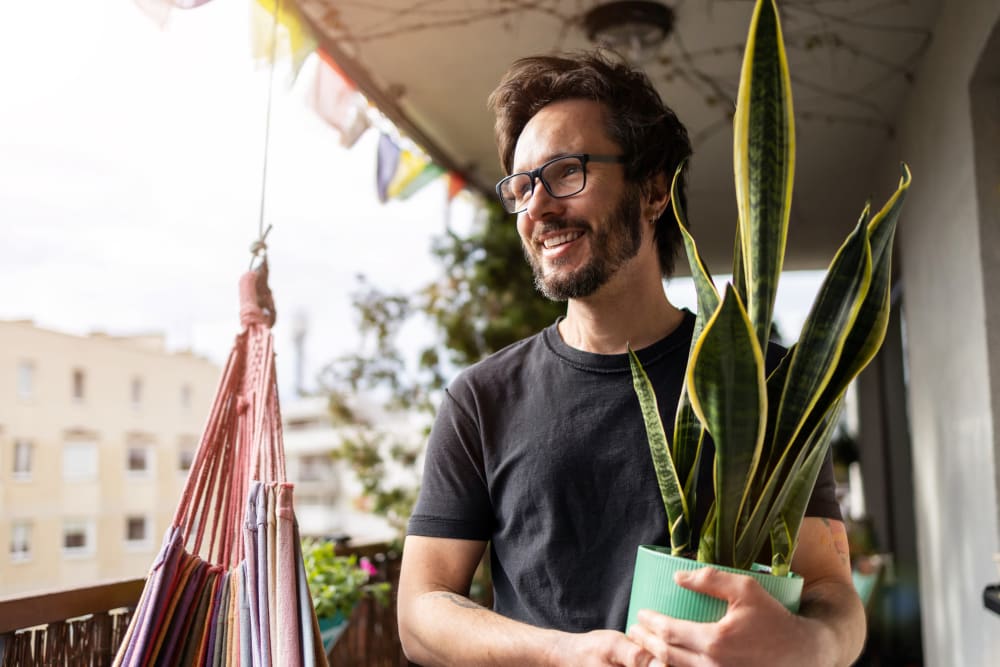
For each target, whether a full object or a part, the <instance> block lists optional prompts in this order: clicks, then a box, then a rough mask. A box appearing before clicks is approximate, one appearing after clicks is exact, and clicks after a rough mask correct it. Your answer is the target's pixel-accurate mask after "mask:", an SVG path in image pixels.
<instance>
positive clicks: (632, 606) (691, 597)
mask: <svg viewBox="0 0 1000 667" xmlns="http://www.w3.org/2000/svg"><path fill="white" fill-rule="evenodd" d="M703 567H714V568H717V569H719V570H724V571H725V572H733V573H735V574H744V575H748V576H750V577H753V578H754V579H756V580H757V581H758V582H759V583H760V585H761V586H763V587H764V590H766V591H767V592H768V593H770V594H771V595H772V596H773V597H774V598H775V599H776V600H777V601H778V602H780V603H781V604H782V605H784V606H785V608H786V609H788V610H789V611H791V612H792V613H797V612H798V610H799V598H800V597H801V596H802V583H803V581H802V577H800V576H799V575H797V574H792V573H789V575H788V576H786V577H776V576H774V575H773V574H771V573H770V572H768V568H766V567H764V566H763V565H754V570H753V571H749V572H748V571H746V570H737V569H736V568H732V567H725V566H723V565H711V564H707V563H699V562H698V561H696V560H692V559H690V558H680V557H678V556H671V555H670V550H669V549H666V548H663V547H655V546H649V545H643V546H640V547H639V552H638V554H637V555H636V559H635V573H634V574H633V577H632V597H631V598H630V600H629V605H628V621H627V622H626V624H625V628H626V629H627V628H629V627H631V626H632V624H633V623H635V620H636V615H637V614H638V613H639V610H640V609H652V610H654V611H658V612H660V613H662V614H666V615H667V616H671V617H673V618H680V619H685V620H688V621H701V622H706V623H712V622H715V621H718V620H719V619H720V618H722V617H723V616H725V614H726V608H727V607H728V606H729V603H728V602H726V601H725V600H720V599H718V598H713V597H710V596H708V595H704V594H702V593H695V592H694V591H689V590H688V589H686V588H681V587H680V586H678V585H677V584H676V583H674V572H677V571H678V570H698V569H700V568H703Z"/></svg>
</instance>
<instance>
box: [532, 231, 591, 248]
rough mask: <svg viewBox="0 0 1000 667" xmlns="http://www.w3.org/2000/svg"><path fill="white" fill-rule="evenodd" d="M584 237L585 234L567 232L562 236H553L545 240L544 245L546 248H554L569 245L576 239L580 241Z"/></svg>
mask: <svg viewBox="0 0 1000 667" xmlns="http://www.w3.org/2000/svg"><path fill="white" fill-rule="evenodd" d="M581 236H583V232H567V233H565V234H560V235H559V236H553V237H552V238H550V239H545V241H543V242H542V245H543V246H545V247H546V248H554V247H556V246H557V245H562V244H563V243H568V242H570V241H572V240H574V239H578V238H580V237H581Z"/></svg>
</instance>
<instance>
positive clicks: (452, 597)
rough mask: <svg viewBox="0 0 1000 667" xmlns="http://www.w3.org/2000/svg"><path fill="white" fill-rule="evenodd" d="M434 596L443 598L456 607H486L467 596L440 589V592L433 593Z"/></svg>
mask: <svg viewBox="0 0 1000 667" xmlns="http://www.w3.org/2000/svg"><path fill="white" fill-rule="evenodd" d="M434 597H436V598H444V599H446V600H448V601H449V602H451V603H452V604H453V605H455V606H456V607H462V608H463V609H486V607H484V606H482V605H479V604H476V603H475V602H473V601H472V600H470V599H469V598H467V597H462V596H461V595H456V594H454V593H445V592H443V591H442V592H440V593H435V594H434Z"/></svg>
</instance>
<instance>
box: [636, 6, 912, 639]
mask: <svg viewBox="0 0 1000 667" xmlns="http://www.w3.org/2000/svg"><path fill="white" fill-rule="evenodd" d="M734 166H735V175H736V197H737V207H738V210H739V218H738V222H737V228H736V243H735V251H734V255H735V257H734V261H733V283H732V284H728V285H727V286H726V288H725V290H724V293H723V294H722V295H720V294H719V292H718V291H717V290H716V287H715V285H714V283H713V282H712V279H711V276H710V275H709V272H708V269H707V268H706V267H705V265H704V263H703V262H702V260H701V257H700V256H699V254H698V250H697V247H696V245H695V242H694V239H693V238H692V237H691V236H690V234H689V233H688V231H687V225H686V221H685V217H684V211H683V210H681V209H680V207H679V205H678V203H677V202H678V198H677V197H676V196H671V200H672V202H673V206H674V212H675V214H676V216H677V219H678V221H679V222H680V227H681V232H682V235H683V237H684V244H685V249H686V251H687V255H688V260H689V263H690V265H691V274H692V276H693V278H694V282H695V286H696V292H697V299H698V316H697V320H696V323H695V330H694V334H693V339H692V344H691V351H690V355H689V359H688V367H687V374H686V382H685V386H684V389H683V391H682V392H681V398H680V402H679V404H678V407H677V412H676V418H675V423H674V429H673V438H672V439H669V440H668V438H667V436H666V432H665V430H664V427H663V423H662V421H661V419H660V413H659V410H658V407H657V405H656V396H655V394H654V392H653V388H652V386H651V384H650V382H649V380H648V378H647V377H646V374H645V372H644V371H643V369H642V367H641V365H640V363H639V360H638V358H637V357H636V356H635V354H630V360H631V364H632V372H633V379H634V385H635V390H636V393H637V396H638V398H639V402H640V406H641V408H642V414H643V419H644V421H645V425H646V431H647V435H648V439H649V446H650V451H651V453H652V458H653V464H654V467H655V469H656V475H657V479H658V482H659V486H660V491H661V495H662V497H663V503H664V507H665V510H666V513H667V519H668V525H669V526H670V541H671V546H670V548H663V547H656V546H649V545H641V546H640V547H639V553H638V557H637V561H636V569H635V573H634V578H633V586H632V597H631V602H630V605H629V614H628V622H627V626H626V627H628V626H631V625H632V624H633V623H634V622H635V615H636V613H637V612H638V610H639V609H642V608H649V609H656V610H658V611H661V612H663V613H667V614H669V615H671V616H675V617H678V618H688V619H691V620H701V621H713V620H718V619H719V618H721V617H722V616H723V615H724V614H725V611H726V604H727V603H726V602H725V601H723V600H718V599H715V598H710V597H708V596H705V595H701V594H699V593H694V592H691V591H688V590H686V589H683V588H681V587H679V586H677V585H676V584H674V581H673V571H674V570H675V569H695V568H698V567H703V566H704V565H705V564H713V565H715V566H721V567H723V568H724V569H725V568H731V569H735V570H736V571H739V572H741V573H744V574H750V575H751V576H754V577H755V578H756V579H758V581H760V582H761V584H762V585H763V586H764V588H765V589H767V590H768V591H769V592H771V594H772V595H774V596H775V597H776V598H777V599H778V600H779V601H780V602H782V604H784V605H785V606H786V607H787V608H789V609H790V610H792V611H797V610H798V603H799V596H800V594H801V590H802V579H801V578H800V577H798V576H796V575H794V574H792V573H790V572H789V564H790V563H791V559H792V554H793V552H794V550H795V545H796V540H797V536H798V530H799V526H800V524H801V521H802V516H803V514H804V513H805V508H806V504H807V502H808V500H809V497H810V495H811V493H812V489H813V486H814V485H815V482H816V477H817V475H818V473H819V470H820V468H821V466H822V464H823V461H824V458H825V457H826V453H827V450H828V449H829V444H830V438H831V435H832V433H833V431H834V428H835V427H836V423H837V416H838V414H839V411H840V408H841V404H842V402H843V396H844V393H845V391H846V389H847V386H848V384H849V383H850V382H851V381H852V380H853V379H854V377H856V376H857V374H858V373H859V372H860V371H861V370H862V369H863V368H864V367H865V366H866V365H867V364H868V362H869V361H870V360H871V359H872V357H873V356H874V355H875V352H876V351H877V350H878V348H879V346H880V345H881V343H882V340H883V338H884V336H885V330H886V325H887V321H888V312H889V288H890V281H891V264H890V260H891V253H892V243H893V237H894V234H895V228H896V222H897V220H898V218H899V213H900V209H901V206H902V203H903V198H904V196H905V192H906V190H907V188H908V187H909V184H910V174H909V171H908V169H907V168H906V166H905V165H903V168H902V171H903V174H902V177H901V179H900V183H899V187H898V188H897V190H896V192H895V193H894V194H893V196H892V197H891V198H890V199H889V200H888V202H887V203H886V204H885V206H884V207H883V208H882V209H881V210H880V211H878V212H877V213H876V214H874V215H872V214H871V210H870V208H869V207H868V206H866V207H865V208H864V210H863V211H862V213H861V217H860V220H859V221H858V223H857V226H856V227H855V228H854V230H853V231H852V232H851V234H850V235H849V236H848V238H847V240H846V241H845V242H844V244H843V245H842V246H841V247H840V249H839V250H838V251H837V253H836V256H835V257H834V259H833V261H832V263H831V264H830V267H829V269H828V271H827V274H826V277H825V280H824V281H823V284H822V286H821V288H820V290H819V293H818V294H817V297H816V300H815V302H814V303H813V306H812V309H811V310H810V314H809V317H808V318H807V320H806V322H805V324H804V325H803V328H802V333H801V336H800V338H799V341H798V343H796V344H795V345H793V346H792V347H791V348H790V349H789V350H788V351H787V353H786V354H785V355H784V357H783V358H782V359H781V361H780V363H779V364H778V365H777V367H776V368H774V369H773V370H771V371H770V372H767V369H765V363H764V358H765V357H764V351H765V350H766V349H767V345H768V340H769V334H770V330H771V318H772V314H773V309H774V299H775V294H776V291H777V286H778V278H779V275H780V273H781V269H782V263H783V258H784V252H785V240H786V234H787V229H788V219H789V214H790V210H791V195H792V180H793V174H794V167H795V133H794V119H793V111H792V98H791V80H790V76H789V72H788V62H787V57H786V54H785V47H784V43H783V39H782V34H781V26H780V21H779V17H778V11H777V6H776V2H775V0H758V1H757V3H756V6H755V8H754V12H753V18H752V20H751V24H750V32H749V36H748V38H747V44H746V50H745V53H744V59H743V67H742V71H741V75H740V85H739V94H738V98H737V106H736V115H735V118H734ZM678 172H679V170H678ZM674 187H676V177H675V179H674ZM672 194H673V193H672ZM706 434H707V435H708V436H710V437H711V439H712V441H713V442H714V456H709V455H706V454H704V452H703V449H704V446H705V442H706ZM701 465H711V466H713V470H712V473H713V482H714V491H715V497H714V500H713V502H712V504H711V506H710V509H709V511H708V515H707V518H706V519H705V520H704V525H703V526H701V528H700V530H699V531H698V534H694V533H693V530H692V517H693V513H694V510H695V507H696V504H695V503H696V500H697V498H696V491H697V489H696V485H697V479H698V470H699V467H700V466H701ZM768 543H770V546H771V552H772V561H771V563H770V567H767V566H762V565H759V564H755V562H754V561H755V559H756V558H757V557H758V555H759V554H760V553H761V552H762V550H763V548H764V547H765V546H767V544H768Z"/></svg>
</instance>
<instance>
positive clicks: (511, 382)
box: [408, 312, 840, 632]
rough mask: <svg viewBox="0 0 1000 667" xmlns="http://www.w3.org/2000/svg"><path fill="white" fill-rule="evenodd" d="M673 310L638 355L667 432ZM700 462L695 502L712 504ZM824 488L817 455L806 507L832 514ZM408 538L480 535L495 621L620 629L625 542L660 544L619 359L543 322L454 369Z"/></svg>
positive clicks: (634, 408)
mask: <svg viewBox="0 0 1000 667" xmlns="http://www.w3.org/2000/svg"><path fill="white" fill-rule="evenodd" d="M685 315H686V317H685V319H684V322H683V323H682V325H681V326H680V327H678V329H677V330H676V331H674V332H673V333H671V334H670V335H669V336H667V337H666V338H664V339H663V340H661V341H659V342H658V343H655V344H654V345H651V346H650V347H648V348H645V349H643V350H640V351H638V352H637V354H638V356H639V359H640V361H641V362H642V364H643V367H644V368H645V369H646V373H647V374H648V375H649V377H650V380H651V381H652V382H653V385H654V387H655V388H656V393H657V401H658V404H659V406H660V410H661V413H662V415H663V420H664V424H665V425H667V428H668V432H669V430H670V428H671V425H672V424H673V418H674V412H675V410H676V406H677V401H678V398H679V394H680V389H681V386H682V382H683V379H684V371H685V367H686V364H687V357H688V349H689V346H690V342H691V333H692V330H693V327H694V315H693V314H692V313H690V312H688V313H686V314H685ZM702 468H703V470H704V471H708V475H703V476H702V479H703V480H704V482H705V483H706V484H707V491H708V492H707V493H700V494H699V496H700V501H699V506H700V507H702V506H703V504H702V501H703V500H707V501H708V502H710V500H711V499H710V498H708V496H709V494H710V493H711V473H710V466H702ZM699 487H700V488H705V484H700V485H699ZM834 491H835V484H834V479H833V468H832V464H831V463H830V461H829V460H828V461H827V463H826V465H825V466H824V468H823V470H822V471H821V473H820V477H819V480H818V481H817V484H816V489H815V491H814V492H813V497H812V499H811V501H810V504H809V507H808V509H807V510H806V513H807V514H808V515H809V516H821V517H827V518H835V519H840V509H839V506H838V505H837V502H836V499H835V495H834ZM705 506H707V505H705ZM408 533H409V534H410V535H422V536H428V537H445V538H457V539H470V540H490V542H491V564H492V576H493V587H494V609H495V610H496V611H497V612H499V613H500V614H503V615H504V616H508V617H510V618H514V619H517V620H521V621H524V622H526V623H530V624H532V625H536V626H539V627H547V628H558V629H562V630H567V631H573V632H583V631H588V630H593V629H598V628H613V629H619V630H621V629H623V628H624V625H625V615H626V611H627V608H628V598H629V590H630V587H631V579H632V568H633V566H634V564H635V554H636V548H637V547H638V546H639V545H640V544H658V545H667V544H669V531H668V530H667V523H666V515H665V513H664V509H663V503H662V501H661V499H660V492H659V487H658V486H657V482H656V475H655V473H654V471H653V464H652V460H651V459H650V454H649V446H648V444H647V440H646V433H645V427H644V426H643V420H642V416H641V414H640V412H639V402H638V399H637V398H636V395H635V392H634V390H633V388H632V375H631V371H630V370H629V363H628V357H627V356H626V355H624V354H615V355H600V354H591V353H587V352H582V351H580V350H576V349H574V348H571V347H570V346H568V345H566V344H565V343H564V342H563V340H562V338H561V337H560V335H559V332H558V331H557V329H556V325H555V324H554V325H552V326H550V327H548V328H546V329H545V330H543V331H542V332H540V333H539V334H537V335H535V336H532V337H531V338H527V339H525V340H522V341H520V342H518V343H515V344H514V345H511V346H509V347H507V348H505V349H503V350H501V351H499V352H497V353H495V354H493V355H491V356H490V357H488V358H486V359H484V360H483V361H481V362H479V363H477V364H475V365H474V366H471V367H470V368H468V369H466V370H465V371H464V372H462V373H461V374H460V375H459V376H458V377H457V378H456V379H455V380H454V381H453V382H452V384H451V386H450V387H449V389H448V391H447V393H446V395H445V399H444V401H443V403H442V405H441V409H440V411H439V413H438V415H437V420H436V422H435V424H434V428H433V430H432V431H431V435H430V440H429V443H428V446H427V454H426V462H425V465H424V476H423V482H422V486H421V490H420V497H419V500H418V501H417V505H416V507H415V508H414V512H413V515H412V517H411V518H410V523H409V529H408Z"/></svg>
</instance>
